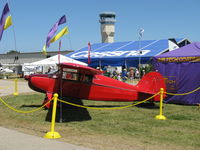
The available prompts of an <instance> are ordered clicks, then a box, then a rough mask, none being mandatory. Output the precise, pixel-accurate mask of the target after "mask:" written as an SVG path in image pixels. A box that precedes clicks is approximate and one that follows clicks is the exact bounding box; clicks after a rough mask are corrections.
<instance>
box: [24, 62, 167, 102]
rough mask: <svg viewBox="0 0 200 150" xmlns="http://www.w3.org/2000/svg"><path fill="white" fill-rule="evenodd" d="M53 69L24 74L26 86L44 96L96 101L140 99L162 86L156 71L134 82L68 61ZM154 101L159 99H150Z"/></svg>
mask: <svg viewBox="0 0 200 150" xmlns="http://www.w3.org/2000/svg"><path fill="white" fill-rule="evenodd" d="M58 67H59V69H58V71H57V72H54V73H52V74H48V75H47V74H46V75H43V74H41V75H40V74H39V75H38V74H37V75H30V76H29V77H27V80H28V81H29V87H30V88H32V89H33V90H35V91H38V92H43V93H46V94H47V96H48V95H49V94H50V95H52V94H53V93H58V94H59V95H61V96H62V97H71V98H78V99H88V100H98V101H134V100H143V99H145V98H148V97H150V96H152V95H154V94H156V93H158V92H159V90H160V88H164V89H166V87H165V83H164V79H163V77H162V75H161V74H159V73H158V72H151V73H149V74H147V75H145V76H144V77H143V78H142V79H141V81H140V82H139V83H138V84H137V85H136V86H133V85H130V84H128V83H124V82H122V81H118V80H115V79H112V78H109V77H106V76H104V75H103V74H102V73H103V72H101V71H99V70H96V69H94V68H90V67H87V66H82V65H78V64H72V63H64V64H59V66H58ZM154 100H159V99H158V98H154Z"/></svg>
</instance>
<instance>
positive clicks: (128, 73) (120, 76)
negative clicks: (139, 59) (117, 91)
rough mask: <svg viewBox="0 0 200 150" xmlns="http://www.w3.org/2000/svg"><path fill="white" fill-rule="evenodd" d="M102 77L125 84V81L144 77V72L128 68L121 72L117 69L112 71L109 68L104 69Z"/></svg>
mask: <svg viewBox="0 0 200 150" xmlns="http://www.w3.org/2000/svg"><path fill="white" fill-rule="evenodd" d="M103 71H104V75H105V76H107V77H111V78H114V79H117V80H120V81H124V82H126V81H127V80H130V81H131V80H135V79H138V80H139V79H140V78H141V77H142V76H144V75H145V70H144V69H142V70H141V71H140V72H139V69H137V68H134V67H130V68H128V69H127V68H124V69H122V71H119V69H117V68H115V69H114V70H113V71H112V70H111V69H109V68H107V67H106V68H104V70H103Z"/></svg>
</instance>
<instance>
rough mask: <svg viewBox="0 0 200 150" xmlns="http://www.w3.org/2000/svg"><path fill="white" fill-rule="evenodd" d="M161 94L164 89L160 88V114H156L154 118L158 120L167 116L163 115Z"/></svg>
mask: <svg viewBox="0 0 200 150" xmlns="http://www.w3.org/2000/svg"><path fill="white" fill-rule="evenodd" d="M163 94H164V89H163V88H161V89H160V114H159V115H157V116H156V117H155V118H156V119H158V120H166V119H167V118H166V117H165V116H164V115H163Z"/></svg>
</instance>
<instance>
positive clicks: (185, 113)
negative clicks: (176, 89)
mask: <svg viewBox="0 0 200 150" xmlns="http://www.w3.org/2000/svg"><path fill="white" fill-rule="evenodd" d="M43 98H44V95H42V94H34V95H33V94H32V95H30V94H26V95H20V96H17V97H13V96H8V97H3V99H4V100H5V101H6V102H7V103H9V104H10V105H12V106H14V107H15V108H17V109H20V110H32V109H35V108H38V107H39V106H40V104H41V103H42V99H43ZM77 101H78V100H77ZM79 103H81V102H80V101H79ZM83 103H84V105H87V106H97V107H99V108H100V107H106V106H107V107H111V106H124V105H128V104H131V103H120V102H117V103H116V102H95V101H86V100H85V101H83ZM63 107H64V108H63V113H62V115H63V117H62V118H63V122H62V123H57V124H56V128H55V130H56V131H57V132H59V133H60V134H61V136H62V139H60V140H62V141H67V142H69V143H72V144H77V145H84V146H87V147H91V148H95V149H102V150H103V149H104V150H116V149H117V150H127V149H128V150H129V149H130V150H147V149H148V150H153V149H154V150H160V149H162V150H182V149H184V150H187V149H188V150H199V149H200V108H199V107H197V106H183V105H173V104H164V115H165V116H166V117H167V120H165V121H161V120H156V119H154V117H155V116H156V115H158V114H159V104H158V103H156V105H155V106H151V105H148V103H145V104H143V105H140V106H138V107H131V108H126V109H122V110H91V109H80V108H74V107H69V106H65V105H63ZM0 118H1V121H0V126H4V127H7V128H14V129H16V130H19V131H22V132H25V133H29V134H34V135H37V136H44V134H45V133H46V132H47V131H49V129H50V122H49V121H50V120H51V119H50V118H51V111H50V110H44V109H41V110H39V111H37V112H34V113H30V114H19V113H16V112H14V111H12V110H10V109H8V108H6V106H4V105H3V104H2V103H0ZM58 118H59V110H58ZM58 120H59V119H58Z"/></svg>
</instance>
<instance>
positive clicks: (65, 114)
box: [46, 98, 92, 122]
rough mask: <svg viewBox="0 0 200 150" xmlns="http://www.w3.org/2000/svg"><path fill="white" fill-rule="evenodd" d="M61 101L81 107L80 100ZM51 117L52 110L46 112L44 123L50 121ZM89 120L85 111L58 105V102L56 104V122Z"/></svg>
mask: <svg viewBox="0 0 200 150" xmlns="http://www.w3.org/2000/svg"><path fill="white" fill-rule="evenodd" d="M62 100H67V102H71V103H75V104H78V105H83V102H82V100H81V99H71V98H62ZM51 117H52V108H50V109H49V110H48V113H47V116H46V121H51ZM91 119H92V118H91V116H90V114H89V112H88V110H87V109H85V108H79V107H75V106H71V105H68V104H64V103H62V104H60V102H58V107H57V111H56V122H71V121H87V120H91Z"/></svg>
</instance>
